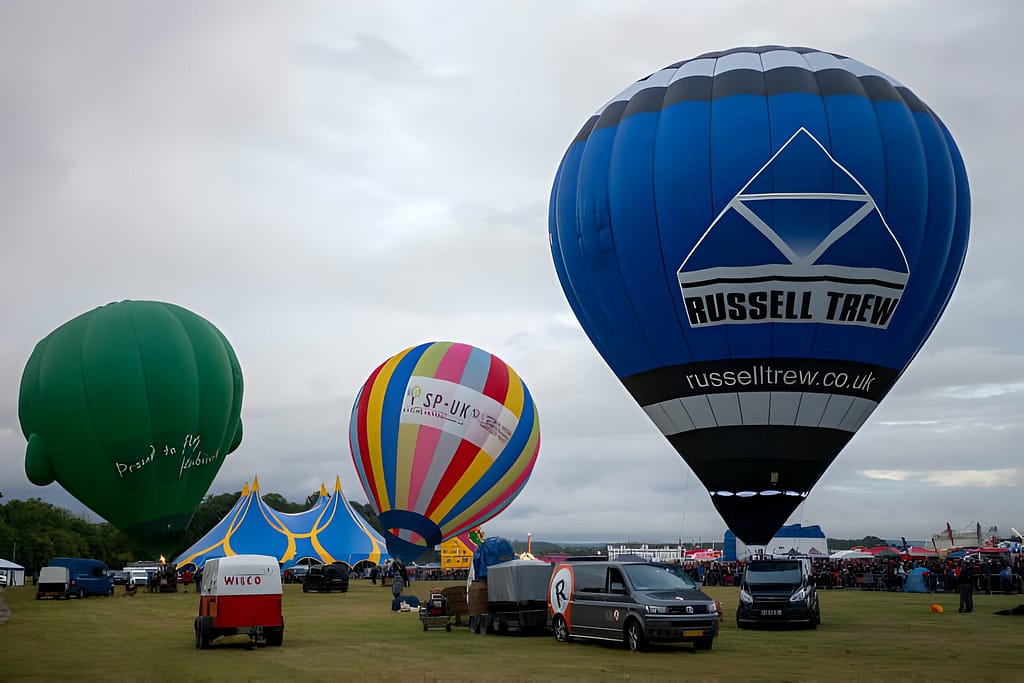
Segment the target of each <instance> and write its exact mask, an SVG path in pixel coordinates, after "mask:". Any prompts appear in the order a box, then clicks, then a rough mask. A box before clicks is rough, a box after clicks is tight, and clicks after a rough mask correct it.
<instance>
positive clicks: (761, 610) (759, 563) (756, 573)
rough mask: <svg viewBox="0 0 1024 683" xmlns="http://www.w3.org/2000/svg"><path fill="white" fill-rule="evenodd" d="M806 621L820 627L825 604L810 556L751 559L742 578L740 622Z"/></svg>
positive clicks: (779, 622)
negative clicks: (816, 581)
mask: <svg viewBox="0 0 1024 683" xmlns="http://www.w3.org/2000/svg"><path fill="white" fill-rule="evenodd" d="M781 623H788V624H803V625H804V626H806V627H807V628H816V627H817V626H818V624H820V623H821V607H820V606H819V605H818V593H817V591H816V589H815V587H814V580H813V577H812V576H811V563H810V561H809V560H806V559H774V560H751V561H749V562H747V567H746V571H744V572H743V581H742V582H740V600H739V607H737V608H736V625H737V626H739V627H740V628H746V627H747V626H750V625H752V624H781Z"/></svg>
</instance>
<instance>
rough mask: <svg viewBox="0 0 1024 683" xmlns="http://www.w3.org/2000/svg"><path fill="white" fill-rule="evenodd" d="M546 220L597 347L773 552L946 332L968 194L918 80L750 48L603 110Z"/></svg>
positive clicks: (732, 519)
mask: <svg viewBox="0 0 1024 683" xmlns="http://www.w3.org/2000/svg"><path fill="white" fill-rule="evenodd" d="M549 222H550V243H551V251H552V255H553V257H554V262H555V268H556V270H557V272H558V276H559V280H560V281H561V284H562V288H563V290H564V291H565V295H566V297H567V299H568V301H569V303H570V305H571V306H572V309H573V311H574V312H575V313H576V316H577V317H578V318H579V321H580V324H581V325H582V326H583V328H584V330H585V331H586V333H587V335H588V336H589V337H590V339H591V341H592V342H593V343H594V345H595V346H596V347H597V349H598V351H599V352H600V353H601V355H602V356H603V357H604V359H605V361H606V362H607V363H608V365H609V366H610V367H611V369H612V370H613V372H614V373H615V374H616V376H617V377H618V378H619V379H620V380H621V381H622V383H623V384H624V385H625V387H626V389H627V390H628V391H629V392H630V393H631V394H632V395H633V397H634V398H635V399H636V400H637V402H638V403H639V404H640V405H641V406H642V407H643V409H644V410H645V411H646V412H647V414H648V415H649V416H650V418H651V420H652V421H653V422H654V423H655V424H656V425H657V427H658V428H659V429H660V430H661V432H662V433H663V434H664V435H665V436H666V437H667V438H668V439H669V441H670V442H671V443H672V445H673V446H675V448H676V449H677V450H678V451H679V453H680V454H681V455H682V456H683V458H684V459H685V460H686V462H687V463H688V464H689V466H690V467H691V468H692V469H693V471H694V473H696V474H697V476H698V477H700V479H701V481H702V482H703V483H704V485H705V486H706V487H707V488H708V490H709V491H710V492H711V494H712V500H713V501H714V503H715V506H716V507H717V508H718V510H719V512H720V513H721V514H722V516H723V518H724V519H725V521H726V522H727V523H728V524H729V526H730V528H731V529H732V530H733V531H735V532H736V535H737V536H739V537H740V538H741V539H743V540H744V541H745V542H747V543H748V544H755V545H762V544H764V543H766V542H767V541H768V540H769V539H770V538H771V537H772V535H773V534H774V533H775V532H776V531H777V530H778V529H779V527H780V526H782V524H783V523H784V522H785V521H786V518H787V517H788V515H789V514H790V513H792V512H793V510H794V509H795V508H796V507H797V506H798V505H799V504H800V502H801V501H802V500H803V499H804V497H805V496H807V494H808V493H809V491H810V490H811V487H812V486H813V485H814V483H815V482H816V481H817V480H818V478H819V477H821V475H822V474H823V473H824V472H825V469H826V468H827V467H828V466H829V464H830V463H831V462H832V460H833V459H834V458H835V457H836V455H838V453H839V451H840V450H841V449H842V448H843V446H845V445H846V443H847V442H848V441H849V440H850V439H851V438H852V437H853V435H854V433H855V432H856V431H857V429H859V428H860V426H861V425H862V424H864V422H865V421H866V420H867V419H868V416H869V415H871V412H872V411H873V410H874V409H875V407H877V406H878V403H879V401H881V400H882V398H883V397H884V396H885V395H886V394H887V393H888V392H889V390H890V389H891V388H892V386H893V384H894V383H895V382H896V379H897V378H898V377H899V376H900V374H901V373H902V372H903V371H904V369H905V368H906V367H907V364H908V363H909V362H910V361H911V359H912V358H913V357H914V355H915V354H916V353H917V352H918V350H919V349H920V348H921V346H922V345H923V344H924V342H925V339H927V337H928V335H929V333H930V332H931V330H932V328H933V327H934V326H935V324H936V323H937V321H938V319H939V316H940V315H941V313H942V311H943V309H944V308H945V307H946V304H947V302H948V301H949V298H950V296H951V295H952V292H953V288H954V286H955V284H956V282H957V279H958V277H959V275H960V269H961V266H962V264H963V261H964V255H965V253H966V250H967V239H968V225H969V222H970V192H969V190H968V183H967V174H966V171H965V169H964V162H963V159H962V158H961V156H960V152H959V150H958V149H957V146H956V144H955V143H954V141H953V138H952V136H951V135H950V133H949V131H948V130H947V128H946V126H945V125H943V123H942V121H941V120H939V118H938V116H936V114H935V112H934V111H932V109H931V108H929V107H928V106H927V105H926V104H925V103H924V102H923V101H922V100H921V99H920V98H919V97H918V96H917V95H916V94H914V92H913V91H911V90H910V89H909V88H908V87H906V86H905V85H903V84H902V83H900V82H898V81H897V80H895V79H894V78H892V77H890V76H888V75H886V74H884V73H882V72H881V71H879V70H877V69H875V68H872V67H870V66H867V65H866V64H863V63H861V62H858V61H857V60H855V59H851V58H849V57H846V56H843V55H837V54H833V53H829V52H824V51H821V50H815V49H811V48H788V47H779V46H766V47H741V48H735V49H731V50H726V51H723V52H715V53H708V54H704V55H700V56H698V57H695V58H693V59H688V60H686V61H682V62H678V63H676V64H671V65H669V66H667V67H665V68H664V69H661V70H660V71H656V72H654V73H652V74H650V75H649V76H647V77H646V78H643V79H641V80H639V81H637V82H636V83H634V84H633V85H631V86H630V87H628V88H627V89H626V90H624V91H623V92H622V93H620V94H619V95H618V96H616V97H614V98H612V100H611V101H610V102H608V103H607V104H606V105H605V106H604V107H602V108H601V109H600V110H598V111H597V112H596V113H595V114H594V115H593V116H591V117H590V118H589V119H588V120H587V122H586V123H585V125H584V126H583V128H582V129H581V130H580V131H579V133H578V134H577V135H576V138H575V139H574V140H573V141H572V143H571V144H570V145H569V148H568V150H567V151H566V153H565V156H564V157H563V159H562V163H561V165H560V167H559V169H558V173H557V175H556V177H555V181H554V187H553V189H552V192H551V204H550V221H549Z"/></svg>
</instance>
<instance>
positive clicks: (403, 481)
mask: <svg viewBox="0 0 1024 683" xmlns="http://www.w3.org/2000/svg"><path fill="white" fill-rule="evenodd" d="M419 434H420V425H418V424H411V423H403V424H400V425H399V426H398V446H397V450H398V457H397V458H396V459H395V502H394V509H395V510H408V509H409V487H410V485H411V484H412V464H413V462H414V461H415V460H416V441H417V440H418V439H419Z"/></svg>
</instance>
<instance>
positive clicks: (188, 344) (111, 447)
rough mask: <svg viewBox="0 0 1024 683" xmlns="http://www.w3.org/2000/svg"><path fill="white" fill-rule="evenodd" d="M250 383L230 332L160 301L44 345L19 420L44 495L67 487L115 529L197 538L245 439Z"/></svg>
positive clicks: (124, 306) (103, 310) (93, 315)
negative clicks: (48, 488)
mask: <svg viewBox="0 0 1024 683" xmlns="http://www.w3.org/2000/svg"><path fill="white" fill-rule="evenodd" d="M241 408H242V371H241V368H240V367H239V364H238V359H237V358H236V357H235V353H234V351H233V350H232V349H231V345H230V344H229V343H228V341H227V339H225V338H224V335H222V334H221V333H220V331H219V330H218V329H217V328H216V327H214V326H213V325H211V324H210V323H209V322H207V321H206V320H205V319H203V318H201V317H199V316H198V315H196V314H195V313H192V312H190V311H187V310H185V309H184V308H181V307H179V306H175V305H173V304H168V303H161V302H157V301H122V302H120V303H112V304H108V305H106V306H102V307H100V308H96V309H94V310H92V311H89V312H88V313H84V314H82V315H80V316H78V317H77V318H74V319H73V320H71V321H69V322H67V323H65V324H64V325H62V326H60V327H58V328H57V329H56V330H54V331H53V332H51V333H50V334H49V335H48V336H47V337H46V338H45V339H43V340H42V341H40V342H39V343H38V344H37V345H36V348H35V350H34V351H33V352H32V355H31V356H30V357H29V360H28V364H27V365H26V366H25V372H24V375H23V376H22V379H21V395H20V397H19V402H18V415H19V417H20V419H21V428H22V431H23V432H24V434H25V438H27V439H28V450H27V453H26V456H25V472H26V474H27V475H28V478H29V479H30V480H31V481H32V483H34V484H37V485H39V486H45V485H47V484H50V483H52V482H53V481H55V480H56V481H57V482H58V483H60V485H61V486H63V487H64V488H65V489H67V490H68V491H69V492H70V493H71V494H72V495H73V496H75V497H76V498H78V500H80V501H82V502H83V503H85V504H86V505H88V506H89V508H91V509H92V510H93V511H95V512H96V513H97V514H99V515H101V516H102V517H104V518H105V519H106V520H107V521H109V522H110V523H111V524H113V525H114V526H116V527H118V528H119V529H122V530H124V531H126V532H128V533H131V534H134V535H136V536H139V537H142V538H158V537H160V536H162V535H166V534H171V533H174V532H177V531H180V530H182V529H184V528H185V527H186V526H188V523H189V520H191V519H192V514H193V512H194V511H195V509H196V506H197V505H198V504H199V502H200V501H201V500H202V498H203V496H204V495H205V494H206V492H207V490H208V489H209V488H210V484H211V483H212V482H213V479H214V477H215V476H216V474H217V471H218V470H219V469H220V466H221V465H222V464H223V462H224V458H225V456H227V454H228V453H230V452H231V451H233V450H234V449H235V448H237V447H238V444H239V443H240V442H241V439H242V423H241V418H240V413H241Z"/></svg>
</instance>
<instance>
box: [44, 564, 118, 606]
mask: <svg viewBox="0 0 1024 683" xmlns="http://www.w3.org/2000/svg"><path fill="white" fill-rule="evenodd" d="M49 566H51V567H67V569H68V578H69V579H70V583H69V585H68V595H75V596H77V597H79V598H84V597H86V596H87V595H113V594H114V582H113V580H112V579H111V578H110V577H109V576H108V575H107V565H105V564H103V563H102V562H100V561H99V560H88V559H85V558H82V557H55V558H53V559H52V560H50V564H49Z"/></svg>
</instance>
